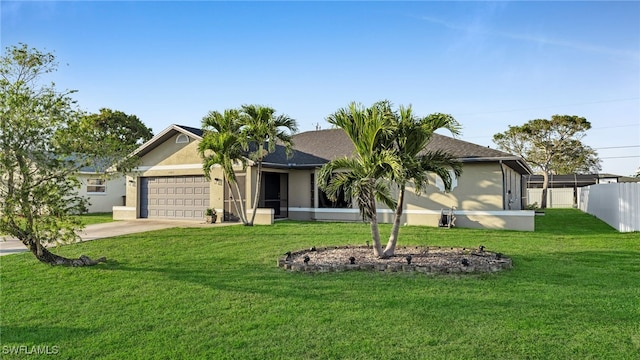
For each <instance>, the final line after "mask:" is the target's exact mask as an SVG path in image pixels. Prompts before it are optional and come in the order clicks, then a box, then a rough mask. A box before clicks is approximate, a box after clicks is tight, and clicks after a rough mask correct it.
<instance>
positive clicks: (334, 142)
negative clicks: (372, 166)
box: [180, 126, 530, 174]
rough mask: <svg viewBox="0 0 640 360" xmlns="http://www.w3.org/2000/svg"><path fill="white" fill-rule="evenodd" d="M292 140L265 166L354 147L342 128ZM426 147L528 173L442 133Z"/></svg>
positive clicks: (332, 155) (320, 159) (311, 161)
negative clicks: (291, 149)
mask: <svg viewBox="0 0 640 360" xmlns="http://www.w3.org/2000/svg"><path fill="white" fill-rule="evenodd" d="M180 127H181V128H183V129H184V130H187V131H189V132H192V133H193V134H195V135H198V136H202V130H201V129H196V128H192V127H188V126H180ZM293 143H294V152H293V156H292V157H290V158H287V156H286V154H285V151H284V147H282V146H278V147H277V149H276V152H274V153H271V154H269V155H267V156H266V157H265V158H264V159H263V163H264V165H265V166H268V167H269V166H270V167H284V168H311V167H317V166H321V165H323V164H325V163H327V162H329V161H331V160H334V159H337V158H341V157H345V156H346V157H350V156H353V154H354V150H355V148H354V146H353V143H352V142H351V140H350V139H349V137H348V136H347V134H346V133H345V132H344V131H343V130H342V129H326V130H316V131H306V132H303V133H299V134H295V135H293ZM426 150H430V151H436V150H442V151H446V152H448V153H450V154H451V155H453V156H454V157H456V158H458V159H459V160H460V161H462V162H478V161H500V160H503V161H507V162H508V164H509V166H511V167H512V168H514V169H516V170H518V171H519V172H520V173H522V174H528V173H530V169H529V168H528V166H527V165H526V163H525V162H524V161H523V160H522V159H521V158H519V157H517V156H514V155H511V154H509V153H506V152H503V151H500V150H496V149H491V148H489V147H484V146H481V145H477V144H473V143H470V142H467V141H463V140H459V139H454V138H452V137H449V136H445V135H440V134H433V137H432V138H431V141H430V142H429V144H428V145H427V147H426Z"/></svg>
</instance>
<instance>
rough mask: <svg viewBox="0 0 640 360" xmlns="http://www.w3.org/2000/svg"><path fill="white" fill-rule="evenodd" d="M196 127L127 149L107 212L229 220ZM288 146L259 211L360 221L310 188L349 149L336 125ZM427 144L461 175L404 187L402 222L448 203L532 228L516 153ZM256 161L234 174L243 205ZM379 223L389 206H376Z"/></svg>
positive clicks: (473, 224)
mask: <svg viewBox="0 0 640 360" xmlns="http://www.w3.org/2000/svg"><path fill="white" fill-rule="evenodd" d="M202 134H203V133H202V130H201V129H197V128H192V127H188V126H179V125H172V126H170V127H168V128H167V129H165V130H164V131H162V132H161V133H159V134H158V135H156V136H155V137H153V138H152V139H151V140H149V141H148V142H146V143H145V144H143V145H142V146H140V148H138V149H137V150H136V152H135V153H134V154H135V155H136V156H138V157H140V160H141V162H140V165H139V166H138V167H137V169H136V171H135V172H134V173H132V174H130V175H129V176H127V179H126V205H125V206H115V207H113V214H114V218H116V219H134V218H170V219H191V220H201V219H203V218H204V212H205V210H206V209H207V208H214V209H216V211H217V212H218V214H219V216H218V221H234V220H236V219H237V216H236V215H237V214H236V210H235V208H234V206H233V205H232V203H231V202H230V200H229V194H228V190H227V186H226V184H224V180H223V179H224V177H223V174H222V169H221V168H215V169H212V172H211V181H207V180H206V179H205V178H204V172H203V170H202V159H201V158H200V156H199V154H198V151H197V147H198V143H199V141H200V140H201V139H202ZM293 141H294V153H293V156H292V157H290V158H287V157H286V156H285V153H284V149H282V148H278V150H277V151H276V152H275V153H273V154H269V155H268V156H267V157H266V158H265V159H264V161H263V184H262V186H263V188H262V189H261V192H260V193H261V198H260V200H259V205H258V206H259V208H261V209H262V210H261V212H260V213H261V215H260V216H263V214H265V213H266V214H273V217H274V218H276V219H278V218H288V219H293V220H318V221H360V220H361V216H360V214H359V212H358V209H357V207H356V208H354V207H352V206H351V205H350V204H349V202H347V201H344V200H339V201H336V202H331V201H329V200H328V199H327V198H326V196H324V193H323V192H322V191H321V190H320V189H319V188H318V185H317V182H316V179H317V173H318V171H319V169H320V167H321V166H322V165H323V164H325V163H326V162H328V161H330V160H332V159H335V158H337V157H343V156H350V155H352V154H353V150H354V148H353V145H352V144H351V142H350V141H349V139H348V137H347V136H346V134H345V133H344V132H343V131H342V130H340V129H329V130H317V131H308V132H303V133H300V134H296V135H294V137H293ZM427 149H431V150H436V149H442V150H446V151H448V152H450V153H451V154H453V155H454V156H456V157H457V158H459V159H460V160H461V161H462V162H463V174H462V176H461V177H460V178H458V179H457V180H456V181H455V182H454V185H455V186H454V188H453V190H452V191H451V192H449V193H446V192H444V190H443V186H442V181H441V180H440V179H439V178H437V177H435V176H434V177H432V178H431V185H429V187H428V188H427V190H426V191H424V192H423V193H422V194H421V195H420V196H418V195H416V194H415V193H414V192H412V191H411V189H410V188H409V192H408V194H407V199H406V203H405V204H406V205H405V206H406V208H405V212H404V213H405V215H404V219H403V223H406V224H408V225H428V226H437V225H438V220H439V219H440V214H441V211H442V209H451V208H453V209H454V214H455V216H456V226H458V227H469V228H493V229H513V230H525V231H532V230H533V229H534V212H533V211H528V210H523V204H526V199H524V195H523V194H526V184H525V182H523V175H528V174H530V173H531V169H530V168H529V167H528V165H527V164H526V163H525V162H524V160H522V159H521V158H519V157H517V156H513V155H510V154H507V153H504V152H501V151H498V150H495V149H490V148H486V147H483V146H479V145H476V144H472V143H469V142H465V141H461V140H457V139H453V138H450V137H447V136H443V135H439V134H435V135H434V137H433V138H432V141H431V142H430V143H429V145H428V147H427ZM256 169H257V168H256V167H255V166H252V165H251V164H250V166H248V167H247V168H246V169H244V170H243V169H242V168H241V167H239V168H238V169H237V172H236V176H237V178H238V180H239V184H240V187H241V189H242V190H243V191H244V194H243V196H244V199H246V208H247V209H251V207H252V206H251V205H252V204H251V202H252V200H253V196H246V194H249V195H252V194H255V192H254V191H255V187H256V175H257V174H256ZM378 211H379V217H380V219H382V221H383V222H390V221H391V220H392V216H393V211H392V210H391V209H388V208H386V207H384V206H381V207H379V209H378Z"/></svg>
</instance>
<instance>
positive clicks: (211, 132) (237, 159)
mask: <svg viewBox="0 0 640 360" xmlns="http://www.w3.org/2000/svg"><path fill="white" fill-rule="evenodd" d="M202 127H203V129H204V136H203V137H202V141H201V142H200V144H199V145H198V151H199V152H200V156H202V158H203V159H204V161H203V169H204V174H205V177H206V178H207V179H208V180H210V179H211V167H212V166H214V165H220V166H221V167H222V169H223V173H224V174H223V175H224V179H225V183H227V186H228V187H229V194H230V195H231V200H232V202H233V204H234V206H235V208H236V212H237V213H238V216H239V217H240V220H241V221H242V223H243V224H245V225H248V224H249V221H248V220H247V213H246V211H245V209H244V202H243V201H242V193H241V192H240V187H239V186H238V180H237V178H236V174H235V171H234V169H233V165H234V164H235V163H239V164H242V167H243V169H244V168H246V166H247V159H246V157H245V153H244V151H243V144H244V141H242V138H241V133H240V129H241V127H242V124H241V122H240V112H239V111H238V110H235V109H228V110H225V111H224V113H220V112H217V111H211V112H209V114H208V115H207V116H205V117H204V118H203V119H202ZM232 185H233V186H235V188H236V191H237V194H238V195H237V196H236V195H235V194H234V192H233V188H232Z"/></svg>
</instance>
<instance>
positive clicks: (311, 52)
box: [0, 0, 640, 175]
mask: <svg viewBox="0 0 640 360" xmlns="http://www.w3.org/2000/svg"><path fill="white" fill-rule="evenodd" d="M0 6H1V8H0V9H1V21H2V23H1V38H0V40H1V42H2V48H3V52H4V48H5V47H6V46H10V45H14V44H17V43H19V42H22V43H26V44H28V45H29V46H31V47H36V48H38V49H41V50H47V51H52V52H54V53H55V55H56V56H57V59H58V61H59V62H60V64H61V66H60V69H59V71H58V72H57V73H56V74H54V75H53V80H55V82H56V84H57V86H58V87H59V88H60V89H75V90H78V93H77V94H75V98H76V99H77V100H78V104H79V106H80V107H81V108H82V109H84V110H86V111H90V112H97V111H98V109H100V108H102V107H107V108H111V109H116V110H121V111H124V112H126V113H128V114H134V115H137V116H138V117H139V118H140V119H141V120H142V121H143V122H144V123H145V124H147V125H148V126H150V127H151V128H153V130H154V132H155V133H158V132H160V131H162V130H163V129H164V128H166V127H167V126H169V125H170V124H173V123H176V124H182V125H189V126H196V127H197V126H200V122H201V119H202V117H203V116H205V115H206V114H207V112H209V111H212V110H218V111H222V110H224V109H226V108H233V107H238V106H240V105H242V104H262V105H268V106H272V107H274V108H275V109H276V110H277V111H278V112H279V113H285V114H287V115H289V116H291V117H293V118H295V119H296V120H298V123H299V125H300V130H302V131H305V130H313V129H315V127H316V125H319V126H320V127H322V128H328V127H329V125H328V124H327V123H326V122H325V118H326V116H327V115H329V114H331V113H333V112H334V111H336V110H337V109H338V108H341V107H344V106H346V105H347V104H349V102H351V101H357V102H362V103H363V104H365V105H369V104H371V103H373V102H375V101H377V100H382V99H389V100H391V101H392V102H393V103H394V104H396V105H400V104H402V105H409V104H411V105H413V107H414V110H415V111H416V112H417V113H418V114H422V115H428V114H430V113H434V112H442V113H449V114H452V115H453V116H454V117H455V118H456V119H457V120H458V121H459V122H460V123H461V124H462V126H463V134H462V136H461V138H462V139H463V140H467V141H471V142H474V143H477V144H480V145H484V146H491V147H495V144H493V142H492V141H491V139H492V136H493V134H495V133H498V132H502V131H505V130H507V128H508V126H509V125H521V124H523V123H525V122H526V121H528V120H532V119H538V118H546V119H549V118H550V117H551V115H553V114H568V115H579V116H584V117H586V118H587V120H589V121H590V122H591V124H592V127H593V128H592V129H591V130H590V131H589V132H588V135H587V137H586V138H585V139H584V142H585V143H586V144H587V145H589V146H591V147H593V148H596V149H598V152H599V155H600V157H601V158H602V159H603V172H607V173H614V174H619V175H630V174H633V173H635V171H636V169H637V168H639V167H640V2H636V1H627V2H589V1H583V2H577V1H574V2H507V1H505V2H488V1H480V2H450V1H443V2H431V1H423V2H215V1H195V2H170V1H163V2H151V1H138V2H126V1H105V2H99V1H87V2H84V1H69V2H54V1H46V2H31V1H29V2H26V1H20V2H11V1H4V0H3V1H2V2H1V3H0Z"/></svg>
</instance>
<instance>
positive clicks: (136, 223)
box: [0, 219, 237, 256]
mask: <svg viewBox="0 0 640 360" xmlns="http://www.w3.org/2000/svg"><path fill="white" fill-rule="evenodd" d="M236 224H237V223H219V224H207V223H205V222H203V221H184V220H149V219H139V220H127V221H113V222H108V223H102V224H93V225H88V226H87V227H85V228H84V229H83V230H81V231H80V232H79V233H78V235H80V238H81V239H82V241H89V240H95V239H102V238H107V237H113V236H120V235H127V234H135V233H141V232H146V231H154V230H161V229H169V228H175V227H180V228H185V227H216V226H229V225H236ZM3 238H4V237H3V236H0V256H4V255H10V254H15V253H20V252H25V251H27V248H26V247H25V246H24V245H23V244H22V242H20V241H19V240H17V239H12V238H9V237H7V238H6V241H3Z"/></svg>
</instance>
